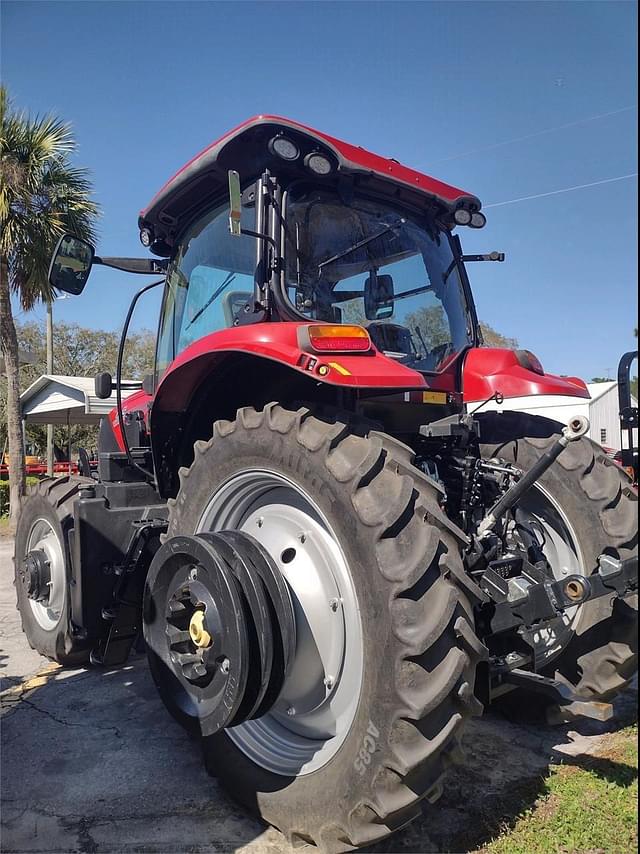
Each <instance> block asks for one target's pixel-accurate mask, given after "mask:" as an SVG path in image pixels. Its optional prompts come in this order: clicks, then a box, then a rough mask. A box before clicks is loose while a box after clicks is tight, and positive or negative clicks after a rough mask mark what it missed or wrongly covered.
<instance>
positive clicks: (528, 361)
mask: <svg viewBox="0 0 640 854" xmlns="http://www.w3.org/2000/svg"><path fill="white" fill-rule="evenodd" d="M533 364H535V365H537V367H538V368H539V370H542V367H541V366H540V364H539V362H538V361H537V359H535V357H532V354H530V353H528V351H526V350H503V349H498V348H493V347H474V348H472V349H471V350H468V351H467V354H466V356H465V360H464V364H463V368H462V383H463V396H464V401H465V403H475V402H481V401H484V400H488V398H490V397H491V396H492V395H493V394H495V393H496V392H500V393H501V394H502V395H503V396H504V397H505V398H510V397H512V398H513V397H532V396H537V395H562V396H564V397H582V398H590V397H591V395H590V394H589V390H588V388H587V386H586V383H585V382H584V380H581V379H579V378H578V377H561V376H556V375H555V374H547V373H540V372H539V370H532V368H531V367H529V365H533Z"/></svg>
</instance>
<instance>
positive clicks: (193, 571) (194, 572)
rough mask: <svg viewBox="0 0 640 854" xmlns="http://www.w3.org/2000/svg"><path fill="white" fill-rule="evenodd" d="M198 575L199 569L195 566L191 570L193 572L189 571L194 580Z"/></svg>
mask: <svg viewBox="0 0 640 854" xmlns="http://www.w3.org/2000/svg"><path fill="white" fill-rule="evenodd" d="M197 577H198V570H197V569H196V567H195V566H194V567H193V569H192V570H191V572H190V573H189V578H190V579H191V580H192V581H195V580H196V578H197Z"/></svg>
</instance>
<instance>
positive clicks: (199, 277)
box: [156, 204, 256, 377]
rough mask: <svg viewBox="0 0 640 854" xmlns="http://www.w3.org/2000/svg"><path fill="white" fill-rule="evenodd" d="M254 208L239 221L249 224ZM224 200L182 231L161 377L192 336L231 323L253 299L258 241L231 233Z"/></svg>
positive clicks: (159, 360) (163, 326)
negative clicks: (223, 203) (222, 203)
mask: <svg viewBox="0 0 640 854" xmlns="http://www.w3.org/2000/svg"><path fill="white" fill-rule="evenodd" d="M253 218H254V212H253V210H247V209H245V210H243V213H242V225H243V227H245V228H250V229H251V228H253V227H254V223H253ZM228 222H229V207H228V204H225V205H222V206H220V207H217V208H215V209H214V210H213V211H209V212H208V213H206V214H205V215H204V216H202V217H200V218H199V219H198V220H196V221H195V222H194V223H193V224H192V225H191V226H189V228H187V230H186V231H185V233H184V235H183V236H182V239H181V240H180V243H179V246H178V249H177V252H176V254H175V255H174V257H173V259H172V261H171V263H170V265H169V269H168V271H167V282H166V285H165V294H164V300H163V306H162V314H161V319H160V334H159V336H158V350H157V357H156V375H157V376H158V377H159V376H161V375H162V373H164V371H165V370H166V368H167V367H168V366H169V365H170V364H171V362H172V361H173V359H175V357H176V356H177V355H178V354H179V353H181V352H182V350H184V349H185V348H186V347H188V346H189V345H190V344H193V342H194V341H197V340H198V339H199V338H202V337H203V336H205V335H209V334H210V333H212V332H217V331H218V330H220V329H226V328H228V327H230V326H233V325H234V323H235V321H236V320H237V318H238V316H239V314H240V312H242V311H243V309H244V306H245V305H246V304H247V303H250V302H251V301H252V299H253V289H254V279H255V268H256V241H255V240H252V239H251V238H249V237H233V236H231V235H230V234H229V230H228Z"/></svg>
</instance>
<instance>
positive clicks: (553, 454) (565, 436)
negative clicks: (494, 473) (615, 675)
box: [477, 415, 589, 540]
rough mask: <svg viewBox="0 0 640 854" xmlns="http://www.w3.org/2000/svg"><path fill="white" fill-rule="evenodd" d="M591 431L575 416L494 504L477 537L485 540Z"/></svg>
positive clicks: (586, 424)
mask: <svg viewBox="0 0 640 854" xmlns="http://www.w3.org/2000/svg"><path fill="white" fill-rule="evenodd" d="M588 431H589V419H588V418H585V417H584V416H582V415H574V417H573V418H571V419H570V421H569V423H568V424H567V426H566V427H563V429H562V436H560V438H559V439H558V440H557V441H556V442H554V443H553V445H552V446H551V447H550V448H549V450H548V451H545V453H544V454H543V455H542V456H541V457H540V459H539V460H538V461H537V462H536V463H535V464H534V465H533V466H532V467H531V468H530V469H529V471H528V472H526V473H525V474H524V475H523V476H522V477H521V478H520V480H519V481H518V482H517V483H514V485H513V486H512V487H510V488H509V489H508V490H507V491H506V492H505V494H504V495H503V496H502V498H501V499H500V500H499V501H498V502H496V504H494V506H493V507H492V508H491V510H490V511H489V513H488V514H487V515H486V516H485V517H484V519H483V520H482V522H480V524H479V525H478V531H477V537H478V539H479V540H482V539H485V538H486V537H487V536H489V534H490V533H491V531H492V530H493V529H494V528H495V526H496V523H497V522H498V521H499V520H500V519H501V518H502V517H503V516H504V514H505V513H506V512H507V511H508V510H511V508H512V507H513V506H514V505H515V504H517V503H518V501H519V500H520V499H521V498H522V496H523V495H524V493H525V492H527V490H529V489H530V488H531V487H532V486H533V484H534V483H535V482H536V481H537V480H538V478H540V477H541V476H542V475H543V474H544V473H545V472H546V470H547V469H548V468H550V467H551V466H552V465H553V463H554V462H555V461H556V460H557V459H558V457H559V456H560V454H561V453H562V452H563V451H564V449H565V448H566V447H567V446H568V445H569V443H570V442H577V441H578V439H582V437H583V436H585V435H586V434H587V433H588Z"/></svg>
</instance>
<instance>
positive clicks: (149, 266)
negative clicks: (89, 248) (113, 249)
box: [93, 255, 169, 276]
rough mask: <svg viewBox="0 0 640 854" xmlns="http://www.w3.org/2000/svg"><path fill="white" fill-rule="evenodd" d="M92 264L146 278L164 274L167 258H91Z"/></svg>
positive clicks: (167, 262)
mask: <svg viewBox="0 0 640 854" xmlns="http://www.w3.org/2000/svg"><path fill="white" fill-rule="evenodd" d="M93 263H94V264H102V266H103V267H113V269H114V270H122V271H123V272H125V273H140V274H142V275H147V276H157V275H158V274H159V273H164V272H166V269H167V267H168V265H169V259H168V258H158V259H157V260H156V259H155V258H101V257H99V256H98V255H94V257H93Z"/></svg>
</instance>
